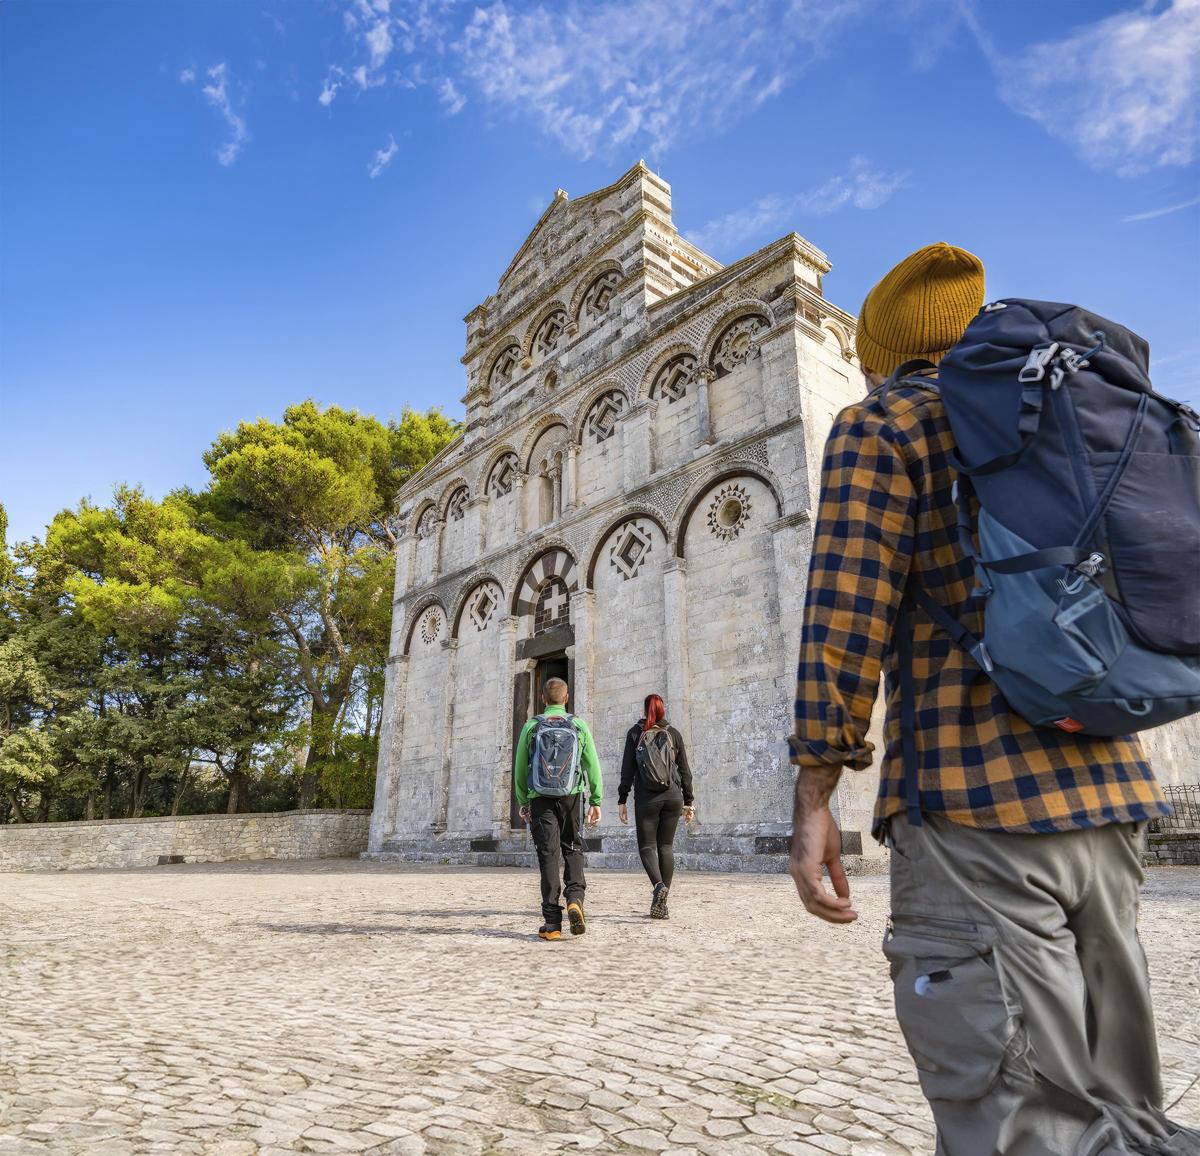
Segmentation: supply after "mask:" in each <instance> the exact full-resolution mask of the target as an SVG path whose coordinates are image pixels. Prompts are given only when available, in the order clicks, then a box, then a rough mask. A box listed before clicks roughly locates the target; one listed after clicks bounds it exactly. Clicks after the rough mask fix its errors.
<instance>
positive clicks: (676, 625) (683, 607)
mask: <svg viewBox="0 0 1200 1156" xmlns="http://www.w3.org/2000/svg"><path fill="white" fill-rule="evenodd" d="M663 605H664V608H665V623H664V637H663V641H664V643H665V649H666V659H667V715H668V717H669V718H670V719H671V721H672V723H673V724H674V725H675V726H676V727H678V728H679V732H680V734H682V735H683V741H684V742H685V743H689V744H690V743H691V719H690V717H689V715H688V707H687V704H688V698H689V696H688V686H689V685H690V681H691V679H690V670H689V667H690V664H689V661H688V643H687V561H686V560H685V559H683V558H677V557H672V558H670V559H668V561H667V563H666V564H665V565H664V566H663Z"/></svg>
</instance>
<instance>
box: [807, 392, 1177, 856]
mask: <svg viewBox="0 0 1200 1156" xmlns="http://www.w3.org/2000/svg"><path fill="white" fill-rule="evenodd" d="M881 394H882V389H876V390H874V391H873V392H872V393H870V394H869V395H868V396H867V397H865V398H864V399H863V400H862V401H861V402H858V403H856V404H854V405H851V406H848V407H847V408H846V409H844V410H843V411H842V412H841V413H840V414H839V415H838V418H837V421H836V422H835V423H834V427H833V430H832V432H831V433H830V435H829V441H828V442H827V444H826V447H825V460H824V464H823V467H822V481H821V507H820V512H819V515H818V518H817V524H816V527H815V533H814V541H813V551H812V562H811V566H810V568H809V575H808V592H807V597H806V602H805V611H804V634H803V638H802V640H801V646H800V667H799V673H798V676H797V689H796V729H795V733H794V734H793V736H792V739H791V750H792V762H793V763H796V764H798V765H799V767H800V771H799V773H800V774H804V769H803V768H805V767H814V766H823V765H826V766H827V765H834V766H842V765H845V766H848V767H852V768H855V769H857V770H861V769H862V768H864V767H866V766H868V765H870V763H871V759H872V751H873V745H872V744H871V743H869V742H868V741H867V737H866V735H867V728H868V726H869V724H870V721H871V709H872V707H873V706H874V704H875V698H876V693H877V690H878V686H879V674H880V669H881V667H882V666H883V665H884V663H885V662H886V671H887V677H886V682H885V692H886V693H885V699H886V702H887V715H886V719H885V722H884V741H885V753H884V759H883V767H882V772H881V780H880V787H879V798H878V800H877V803H876V807H875V820H874V824H873V827H874V833H875V834H876V836H877V837H881V836H882V831H883V828H884V825H885V822H886V820H887V819H888V818H890V817H891V816H892V815H894V814H896V813H898V812H900V811H903V810H904V809H905V799H904V765H903V758H902V756H901V751H900V688H899V677H898V674H897V667H896V655H895V653H894V650H893V647H892V642H893V628H894V626H895V623H896V619H897V615H898V612H899V609H900V603H901V599H902V597H903V594H904V589H905V584H906V583H907V582H908V581H909V579H910V577H911V578H914V579H918V580H919V581H920V582H921V583H922V585H923V586H924V587H925V589H926V591H928V593H929V594H930V595H931V596H932V597H933V598H935V599H936V600H937V601H938V602H940V603H941V605H942V606H943V607H945V609H946V610H948V611H949V612H950V613H951V614H952V615H953V616H954V617H955V618H957V619H958V620H959V621H960V622H962V623H963V624H964V625H965V626H966V627H967V629H968V630H970V631H971V632H972V633H973V634H975V635H977V636H978V635H981V634H982V633H983V616H982V610H981V608H980V607H979V605H978V603H976V602H974V601H972V600H971V598H970V594H971V591H972V589H973V588H974V585H975V581H974V577H975V576H974V572H973V568H972V565H971V563H970V561H968V559H967V558H966V557H965V555H964V554H963V553H962V550H961V549H960V548H959V545H958V537H957V527H956V513H955V505H954V501H953V497H952V493H951V488H952V485H953V481H954V477H953V471H952V470H951V468H950V465H949V462H948V457H947V455H948V454H949V453H950V451H951V450H952V449H953V448H954V438H953V435H952V434H951V432H950V423H949V420H948V419H947V417H946V412H945V409H944V407H943V406H942V402H941V399H940V398H939V397H938V396H937V394H936V393H934V392H933V391H932V390H928V389H922V388H920V387H918V386H912V385H899V386H893V387H892V389H891V390H890V391H889V393H888V395H887V399H886V402H883V401H881ZM913 680H914V687H915V694H916V719H917V735H916V739H917V751H918V766H919V771H920V793H921V807H922V809H923V810H925V811H933V812H940V813H942V814H944V815H945V816H946V818H948V819H951V820H953V821H954V822H956V823H961V824H964V825H966V826H970V827H981V828H986V829H988V830H994V831H1024V832H1031V831H1032V832H1049V831H1063V830H1070V829H1072V828H1077V827H1095V826H1100V825H1103V824H1106V823H1123V822H1135V821H1139V820H1144V819H1150V818H1153V817H1156V816H1158V815H1163V814H1168V813H1169V809H1168V808H1167V806H1166V804H1165V802H1164V801H1163V796H1162V792H1161V791H1160V790H1159V787H1158V784H1157V783H1156V782H1155V780H1154V774H1153V772H1152V771H1151V770H1150V766H1149V764H1148V763H1147V762H1146V759H1145V756H1144V755H1143V753H1142V748H1141V744H1140V743H1139V742H1138V741H1137V739H1136V738H1132V737H1130V738H1117V739H1102V738H1090V737H1087V736H1084V735H1070V734H1066V733H1061V734H1060V733H1059V732H1057V731H1052V730H1047V729H1045V728H1034V727H1033V726H1031V725H1030V724H1029V723H1027V722H1026V721H1025V720H1024V719H1022V718H1020V717H1019V716H1018V715H1016V714H1014V713H1013V712H1012V711H1011V710H1010V709H1009V708H1008V705H1007V703H1006V702H1005V700H1004V698H1003V696H1002V695H1001V694H1000V692H999V690H997V688H996V687H995V685H994V684H993V683H992V682H991V680H990V679H989V678H988V677H987V676H986V675H985V674H984V673H983V672H982V671H981V670H980V669H979V667H978V666H976V665H975V663H974V662H973V661H972V659H971V658H970V657H969V656H968V655H967V654H966V653H965V652H964V651H963V650H962V649H961V648H960V647H958V646H957V645H956V644H955V643H954V642H952V641H951V639H950V638H949V636H948V635H946V634H945V633H944V632H943V631H942V630H941V629H939V628H938V627H937V626H935V625H934V624H933V621H932V620H931V619H930V618H929V617H928V615H926V614H924V613H922V612H920V611H918V612H917V614H916V616H915V625H914V630H913Z"/></svg>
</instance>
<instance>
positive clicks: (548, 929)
mask: <svg viewBox="0 0 1200 1156" xmlns="http://www.w3.org/2000/svg"><path fill="white" fill-rule="evenodd" d="M538 939H562V928H561V927H552V926H551V925H550V924H549V923H543V924H542V925H541V927H539V928H538Z"/></svg>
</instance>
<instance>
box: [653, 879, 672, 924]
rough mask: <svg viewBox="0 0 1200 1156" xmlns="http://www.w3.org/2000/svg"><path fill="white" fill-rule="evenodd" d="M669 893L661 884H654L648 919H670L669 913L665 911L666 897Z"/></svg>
mask: <svg viewBox="0 0 1200 1156" xmlns="http://www.w3.org/2000/svg"><path fill="white" fill-rule="evenodd" d="M669 894H670V891H669V890H668V889H667V887H666V886H664V885H663V884H662V883H655V885H654V896H653V898H652V899H651V900H650V918H651V919H670V918H671V916H670V913H669V912H668V911H667V896H668V895H669Z"/></svg>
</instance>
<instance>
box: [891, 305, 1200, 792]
mask: <svg viewBox="0 0 1200 1156" xmlns="http://www.w3.org/2000/svg"><path fill="white" fill-rule="evenodd" d="M931 368H932V366H931V365H930V364H929V363H928V362H909V363H907V364H905V365H902V366H901V367H900V368H899V369H898V370H897V371H896V373H895V374H893V377H892V380H893V381H898V380H901V379H904V378H905V377H906V375H908V374H912V373H915V372H917V371H919V370H922V369H931ZM908 384H912V385H920V386H923V387H925V388H931V387H933V388H936V390H937V392H938V393H939V394H940V395H941V398H942V401H943V403H944V405H945V408H946V414H947V417H948V418H949V421H950V426H951V429H952V431H953V433H954V440H955V443H956V452H955V453H954V454H952V455H951V459H950V464H951V466H952V467H953V468H954V470H955V471H956V473H957V482H956V484H955V491H956V501H957V505H958V536H959V542H960V545H961V547H962V549H963V551H964V553H965V554H966V555H967V557H968V558H969V559H970V560H971V562H972V563H973V564H974V568H975V576H976V582H977V586H976V589H975V592H974V597H975V598H976V599H977V600H978V601H979V602H980V603H981V604H982V607H983V611H984V624H985V629H984V636H983V637H982V638H975V637H974V636H973V635H972V634H970V633H969V632H968V631H967V630H966V629H965V628H964V627H963V626H962V624H961V623H959V622H957V621H956V620H955V619H954V618H952V617H951V616H950V614H949V613H948V612H947V611H946V610H945V608H944V607H942V606H941V605H940V604H939V602H938V600H937V599H936V597H934V595H933V593H932V592H931V591H929V590H924V589H921V588H920V587H917V586H914V585H911V584H910V588H909V590H908V591H907V592H906V597H905V602H904V606H903V608H902V609H903V613H902V615H901V624H900V629H899V631H898V635H897V650H898V654H897V657H898V660H899V662H898V665H899V675H900V682H901V696H902V708H901V710H902V714H901V722H902V725H901V735H902V742H903V745H904V759H905V763H906V766H911V767H914V768H915V762H916V747H915V739H914V734H915V725H916V720H915V714H914V712H915V706H914V702H913V695H912V671H911V642H912V639H911V622H912V617H911V616H912V615H913V614H914V613H916V612H917V610H918V609H919V610H923V611H924V612H925V613H927V614H928V615H929V616H930V617H931V618H932V619H933V620H934V621H935V622H936V623H937V624H938V625H939V626H940V627H941V628H942V629H943V630H945V631H946V633H948V634H949V635H950V637H951V638H952V639H953V640H954V641H955V642H956V643H957V644H959V645H960V646H962V647H963V648H964V649H966V650H967V651H968V652H969V653H970V654H971V656H972V657H973V658H974V659H975V661H976V662H977V663H978V664H979V666H980V667H981V668H982V669H983V670H984V671H985V672H986V673H987V674H988V676H989V677H990V678H991V679H992V681H993V682H995V683H996V685H997V686H998V687H999V688H1000V690H1001V692H1002V693H1003V694H1004V697H1005V699H1006V700H1007V701H1008V704H1009V706H1011V707H1012V709H1013V710H1014V711H1015V712H1016V713H1017V714H1019V715H1021V716H1022V717H1023V718H1024V719H1026V720H1027V721H1028V722H1030V723H1032V724H1033V725H1035V726H1041V727H1057V728H1058V729H1059V730H1061V731H1065V732H1067V733H1070V734H1074V733H1083V734H1088V735H1106V736H1116V735H1126V734H1132V733H1134V732H1136V731H1141V730H1145V729H1147V728H1149V727H1156V726H1160V725H1162V724H1163V723H1166V722H1170V721H1172V720H1173V719H1178V718H1182V717H1184V716H1185V715H1189V714H1192V713H1195V712H1196V711H1200V589H1198V586H1197V569H1198V566H1200V416H1198V415H1197V414H1196V413H1195V411H1193V410H1192V409H1191V408H1190V407H1189V406H1187V405H1184V404H1183V403H1181V402H1177V401H1172V400H1171V399H1170V398H1166V397H1163V396H1161V395H1159V394H1157V393H1155V392H1154V390H1153V388H1152V387H1151V384H1150V377H1149V348H1148V346H1147V345H1146V343H1145V341H1143V340H1142V339H1141V338H1140V337H1138V336H1137V335H1136V334H1134V333H1131V332H1129V331H1128V330H1127V329H1124V328H1122V327H1121V326H1120V325H1116V324H1114V323H1113V322H1111V321H1106V320H1105V319H1104V318H1102V317H1098V316H1096V315H1094V314H1091V313H1088V312H1086V311H1085V310H1083V309H1080V308H1078V307H1077V306H1073V305H1058V304H1054V303H1052V302H1047V301H1025V300H1019V299H1009V300H1005V301H997V302H994V303H993V304H991V305H985V306H984V308H983V309H982V310H981V311H980V313H979V314H978V316H977V317H976V318H975V320H974V321H972V322H971V324H970V325H969V326H968V327H967V330H966V332H965V333H964V334H963V337H962V339H961V340H960V341H959V342H958V344H957V345H956V346H955V347H954V348H953V349H952V350H951V351H950V352H949V353H948V354H947V355H946V357H944V358H943V359H942V362H941V364H940V365H939V366H938V368H937V378H936V380H933V379H931V378H928V377H918V378H909V379H908ZM885 393H886V391H885ZM976 509H978V516H977V517H976V513H975V511H976ZM910 774H915V769H914V770H913V771H911V772H910ZM908 797H909V799H910V800H912V799H914V798H915V792H913V793H910V794H909V795H908Z"/></svg>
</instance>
